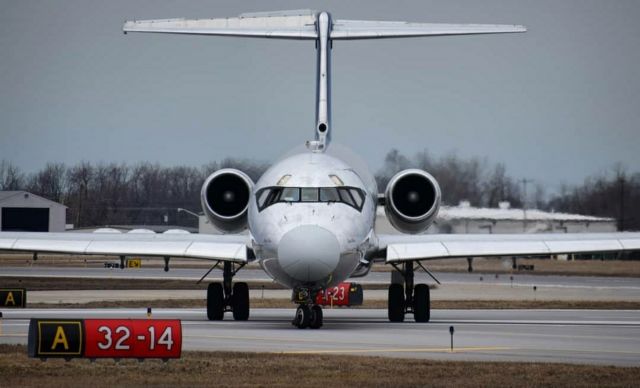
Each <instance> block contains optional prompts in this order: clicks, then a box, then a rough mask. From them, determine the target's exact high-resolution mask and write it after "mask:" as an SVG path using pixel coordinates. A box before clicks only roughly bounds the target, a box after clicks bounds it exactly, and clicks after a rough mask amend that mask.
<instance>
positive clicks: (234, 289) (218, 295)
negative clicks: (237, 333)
mask: <svg viewBox="0 0 640 388" xmlns="http://www.w3.org/2000/svg"><path fill="white" fill-rule="evenodd" d="M242 267H244V264H239V265H236V264H234V263H232V262H229V261H225V262H224V266H223V268H222V283H209V286H208V287H207V318H209V320H210V321H220V320H222V319H223V318H224V313H225V312H227V311H231V312H233V319H235V320H236V321H246V320H247V319H249V286H248V285H247V283H244V282H238V283H235V284H233V277H234V276H235V275H236V273H238V271H239V270H240V269H241V268H242Z"/></svg>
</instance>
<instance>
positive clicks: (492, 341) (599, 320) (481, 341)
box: [0, 309, 640, 366]
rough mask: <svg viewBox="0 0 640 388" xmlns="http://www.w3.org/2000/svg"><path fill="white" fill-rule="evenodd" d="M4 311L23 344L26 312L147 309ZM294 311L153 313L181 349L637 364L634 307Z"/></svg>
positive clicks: (639, 331) (638, 332)
mask: <svg viewBox="0 0 640 388" xmlns="http://www.w3.org/2000/svg"><path fill="white" fill-rule="evenodd" d="M3 313H4V321H3V322H2V334H1V335H0V342H2V343H26V341H27V328H28V324H29V319H30V318H32V317H38V318H89V317H92V318H99V317H100V318H146V310H145V309H23V310H3ZM292 315H293V309H253V310H252V311H251V318H250V320H249V321H248V322H235V321H233V320H229V319H227V320H225V321H217V322H211V321H207V320H206V317H205V311H204V309H155V310H153V318H179V319H181V320H182V326H183V334H184V346H183V349H184V350H206V351H218V350H225V351H249V352H278V353H301V354H352V355H375V356H384V357H399V358H428V359H443V360H484V361H539V362H569V363H588V364H612V365H627V366H638V365H640V311H603V310H434V311H433V312H432V321H431V322H430V323H428V324H418V323H414V322H413V321H412V320H411V319H408V321H407V322H404V323H390V322H388V321H387V317H386V311H384V310H349V309H325V325H324V327H323V328H322V329H320V330H311V329H306V330H299V329H295V328H293V327H292V326H291V324H290V320H291V318H292ZM450 326H454V327H455V336H454V351H453V352H452V351H451V350H450V336H449V327H450Z"/></svg>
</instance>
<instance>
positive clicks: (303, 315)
mask: <svg viewBox="0 0 640 388" xmlns="http://www.w3.org/2000/svg"><path fill="white" fill-rule="evenodd" d="M310 320H311V309H310V308H309V306H307V305H306V304H301V305H299V306H298V309H297V310H296V317H295V318H294V319H293V325H294V326H295V327H297V328H298V329H306V328H307V327H309V322H310Z"/></svg>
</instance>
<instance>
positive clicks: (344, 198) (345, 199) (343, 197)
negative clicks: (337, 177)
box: [338, 187, 357, 208]
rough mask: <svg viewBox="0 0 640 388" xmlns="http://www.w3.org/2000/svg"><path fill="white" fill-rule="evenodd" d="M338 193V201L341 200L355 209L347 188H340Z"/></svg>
mask: <svg viewBox="0 0 640 388" xmlns="http://www.w3.org/2000/svg"><path fill="white" fill-rule="evenodd" d="M338 192H339V193H340V200H342V202H344V203H346V204H347V205H350V206H353V207H356V208H357V206H356V203H355V201H354V200H353V198H351V194H349V191H348V190H347V188H344V187H341V188H340V189H339V190H338Z"/></svg>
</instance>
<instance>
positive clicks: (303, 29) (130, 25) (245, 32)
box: [123, 11, 317, 39]
mask: <svg viewBox="0 0 640 388" xmlns="http://www.w3.org/2000/svg"><path fill="white" fill-rule="evenodd" d="M315 21H316V15H315V14H314V13H312V12H311V11H288V12H270V13H256V14H243V15H240V16H239V17H235V18H219V19H156V20H134V21H127V22H125V24H124V28H123V31H124V32H125V33H127V32H159V33H166V34H192V35H218V36H236V37H253V38H275V39H316V37H317V33H316V28H315V24H314V23H315Z"/></svg>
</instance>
